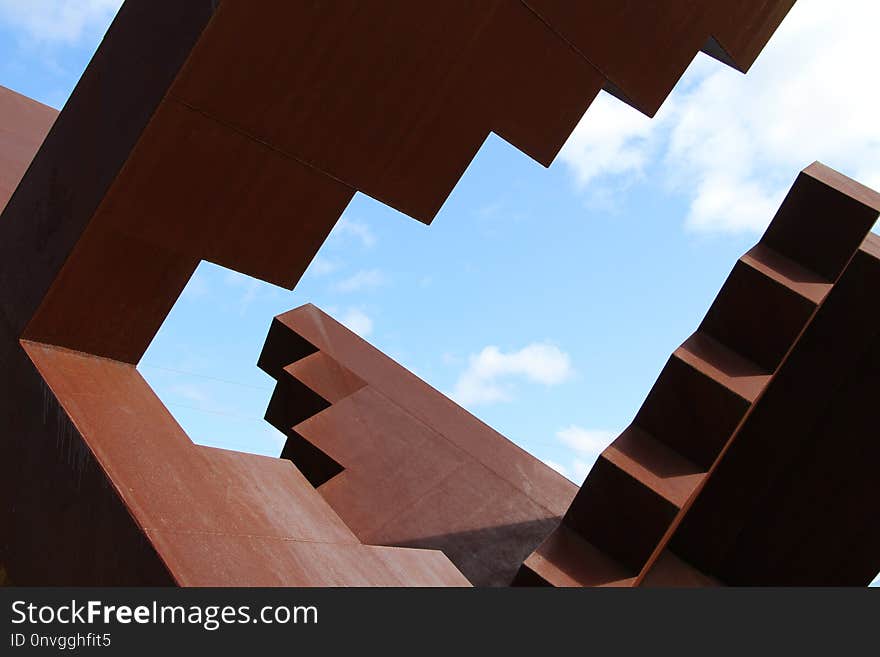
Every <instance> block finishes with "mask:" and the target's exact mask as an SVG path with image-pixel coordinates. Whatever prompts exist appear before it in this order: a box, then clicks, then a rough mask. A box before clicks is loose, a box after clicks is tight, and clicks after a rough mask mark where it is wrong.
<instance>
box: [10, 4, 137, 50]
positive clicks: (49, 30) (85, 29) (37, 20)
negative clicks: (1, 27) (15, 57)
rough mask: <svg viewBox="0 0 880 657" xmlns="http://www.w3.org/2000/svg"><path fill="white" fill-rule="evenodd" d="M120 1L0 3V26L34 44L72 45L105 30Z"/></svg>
mask: <svg viewBox="0 0 880 657" xmlns="http://www.w3.org/2000/svg"><path fill="white" fill-rule="evenodd" d="M121 5H122V0H0V22H4V23H8V24H9V25H11V26H14V27H15V28H17V29H20V30H23V31H24V32H26V33H27V35H28V36H29V37H30V38H31V39H32V40H34V41H37V42H41V43H63V44H66V45H74V44H77V43H79V42H80V40H81V39H83V37H84V36H85V35H86V34H87V33H89V32H91V31H92V30H96V29H101V30H103V29H106V27H107V26H108V25H109V24H110V20H111V19H112V18H113V16H114V15H115V14H116V12H117V11H118V10H119V7H120V6H121Z"/></svg>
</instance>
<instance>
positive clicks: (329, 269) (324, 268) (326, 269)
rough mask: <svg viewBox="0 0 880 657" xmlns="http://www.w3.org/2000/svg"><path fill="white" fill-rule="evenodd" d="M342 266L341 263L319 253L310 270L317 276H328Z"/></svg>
mask: <svg viewBox="0 0 880 657" xmlns="http://www.w3.org/2000/svg"><path fill="white" fill-rule="evenodd" d="M340 267H341V265H340V263H339V262H337V261H335V260H330V259H329V258H325V257H323V256H320V255H318V256H315V258H314V259H313V260H312V262H311V264H310V265H309V269H308V271H309V273H311V274H314V275H315V276H327V275H328V274H332V273H333V272H335V271H338V270H339V268H340Z"/></svg>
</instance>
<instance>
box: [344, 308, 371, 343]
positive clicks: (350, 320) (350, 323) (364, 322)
mask: <svg viewBox="0 0 880 657" xmlns="http://www.w3.org/2000/svg"><path fill="white" fill-rule="evenodd" d="M339 323H340V324H342V325H343V326H345V327H347V328H348V329H349V330H351V331H353V332H355V333H357V334H358V335H359V336H361V337H362V338H366V337H367V336H368V335H370V333H372V332H373V320H372V319H371V318H370V316H369V315H367V314H366V313H365V312H364V311H363V310H360V309H358V308H349V309H348V311H346V312H345V313H344V314H343V315H342V316H341V317H340V318H339Z"/></svg>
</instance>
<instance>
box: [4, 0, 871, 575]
mask: <svg viewBox="0 0 880 657" xmlns="http://www.w3.org/2000/svg"><path fill="white" fill-rule="evenodd" d="M792 5H793V0H788V1H786V0H723V1H722V0H666V1H664V2H656V3H620V2H617V1H616V0H591V1H590V2H565V1H562V0H486V1H484V2H465V1H464V0H461V1H459V0H454V1H452V2H433V3H430V4H427V3H413V2H404V1H403V0H389V1H387V2H382V3H363V2H359V1H356V0H336V1H334V2H327V3H316V2H299V1H297V2H290V1H289V0H263V1H260V2H254V1H253V0H221V1H219V2H218V1H217V0H210V1H209V0H188V1H180V0H127V2H125V4H124V5H123V7H122V9H121V10H120V12H119V14H118V15H117V17H116V19H115V21H114V22H113V24H112V26H111V27H110V29H109V31H108V33H107V35H106V36H105V38H104V40H103V42H102V44H101V46H100V48H99V49H98V51H97V52H96V54H95V56H94V57H93V59H92V61H91V63H90V64H89V66H88V68H87V69H86V71H85V72H84V74H83V76H82V78H81V80H80V82H79V84H78V85H77V87H76V89H75V90H74V92H73V94H72V96H71V97H70V99H69V100H68V102H67V104H66V105H65V107H64V109H63V111H62V112H61V113H60V114H58V113H56V112H55V111H54V110H52V109H50V108H47V107H45V106H42V105H40V104H39V103H36V102H34V101H32V100H30V99H27V98H24V97H22V96H20V95H18V94H16V93H14V92H12V91H9V90H5V89H2V88H0V208H3V213H2V217H0V304H2V306H0V307H2V315H0V319H2V322H0V365H2V368H0V371H2V379H0V381H2V390H0V500H2V503H0V527H2V533H0V581H10V582H13V583H16V584H25V585H31V584H53V585H61V584H87V585H91V584H134V585H146V584H150V585H175V584H176V585H231V586H256V585H287V586H312V585H319V586H320V585H356V586H357V585H363V586H366V585H382V586H395V585H408V586H468V585H510V584H525V585H529V584H541V585H554V586H589V585H601V584H609V585H627V586H628V585H669V584H672V585H683V584H698V585H717V584H778V583H782V584H816V583H835V584H864V583H866V582H867V581H868V580H870V578H871V577H872V576H873V575H874V574H875V573H876V571H877V570H878V569H880V563H878V560H880V533H878V532H880V529H878V527H877V526H876V524H873V525H872V524H871V523H870V521H869V508H870V506H869V505H870V504H871V501H872V500H876V499H877V492H878V483H877V482H876V479H875V478H872V476H871V473H870V471H869V467H870V464H871V463H874V462H876V459H877V456H878V442H877V441H876V440H873V439H872V437H873V436H874V434H876V429H875V428H874V427H876V418H873V421H872V417H871V407H872V404H871V402H872V399H871V397H872V393H874V395H873V396H876V391H877V389H878V377H880V339H878V324H880V321H878V319H880V317H878V312H880V308H878V304H877V303H876V299H877V298H878V296H880V245H878V241H877V239H876V238H875V237H873V236H868V231H869V230H870V228H871V226H872V224H873V222H874V221H875V220H876V217H877V214H878V210H880V197H878V195H877V194H876V193H874V192H871V191H870V190H867V189H866V188H864V187H862V186H860V185H858V184H857V183H855V182H853V181H850V180H848V179H845V178H844V177H843V176H840V175H839V174H836V173H834V172H832V171H830V170H828V169H826V168H824V167H822V166H821V165H818V164H817V165H813V166H811V167H810V168H808V169H807V170H805V171H804V172H803V173H802V174H801V175H800V177H799V178H798V180H797V181H796V183H795V185H794V186H793V188H792V190H791V192H790V193H789V196H788V198H787V199H786V201H785V203H784V204H783V206H782V208H781V209H780V211H779V213H778V215H777V217H776V218H775V219H774V221H773V223H772V225H771V227H770V228H769V229H768V231H767V233H766V234H765V235H764V237H763V238H762V240H761V242H760V243H759V244H758V245H757V246H756V247H755V248H754V249H753V250H752V251H750V252H749V253H748V254H746V255H745V256H743V258H742V259H741V260H740V261H739V262H738V263H737V265H736V267H735V268H734V270H733V272H732V273H731V275H730V278H729V279H728V281H727V283H726V284H725V286H724V288H723V289H722V290H721V292H720V294H719V296H718V298H717V299H716V300H715V302H714V303H713V304H712V307H711V309H710V311H709V313H708V314H707V316H706V319H705V320H704V321H703V324H702V325H701V326H700V327H699V329H698V330H697V332H696V333H695V334H694V335H693V336H692V337H691V338H690V339H689V340H688V341H687V342H686V343H685V344H684V345H682V347H681V348H680V349H678V350H677V351H676V352H675V354H673V356H672V358H671V359H670V361H669V363H668V364H667V365H666V367H665V368H664V370H663V372H662V373H661V375H660V378H659V379H658V381H657V383H656V385H655V386H654V389H653V390H652V391H651V393H650V395H649V396H648V399H647V400H646V401H645V404H644V406H643V407H642V409H641V410H640V411H639V414H638V416H637V417H636V418H635V420H634V421H633V424H632V425H631V426H630V427H629V428H628V429H627V430H626V431H625V432H624V433H623V434H622V435H621V436H620V437H619V438H618V439H617V440H616V441H615V442H614V444H613V445H612V446H611V447H609V448H608V449H607V450H606V451H605V452H604V453H603V454H602V456H601V458H600V459H599V461H598V463H597V464H596V466H595V467H594V468H593V470H592V471H591V472H590V474H589V477H588V478H587V480H586V482H585V483H584V485H583V486H582V487H581V488H580V489H578V488H577V487H576V486H575V485H574V484H571V483H570V482H568V481H567V480H565V479H564V478H562V477H561V476H560V475H558V474H557V473H556V472H554V471H553V470H551V469H550V468H548V467H547V466H545V465H544V464H542V463H541V462H539V461H538V460H536V459H534V458H533V457H531V456H530V455H529V454H527V453H525V452H523V451H522V450H520V449H519V448H517V447H516V446H515V445H513V444H512V443H510V442H509V441H508V440H506V439H505V438H504V437H503V436H501V435H499V434H498V433H496V432H495V431H493V430H492V429H491V428H489V427H487V426H486V425H484V424H483V423H481V422H479V421H478V420H477V419H476V418H474V417H473V416H471V415H470V414H468V413H467V412H466V411H464V410H463V409H461V408H460V407H458V406H456V405H455V404H454V403H452V402H451V401H450V400H448V399H447V398H445V397H444V396H443V395H441V394H440V393H438V392H437V391H435V390H434V389H432V388H431V387H430V386H428V385H427V384H425V383H424V382H422V381H421V380H419V379H418V378H417V377H415V376H414V375H412V374H411V373H409V372H407V371H406V370H405V369H403V368H402V367H400V366H399V365H397V364H396V363H394V362H393V361H392V360H391V359H389V358H387V357H386V356H384V355H383V354H381V353H380V352H378V351H377V350H376V349H374V348H373V347H371V346H370V345H369V344H367V343H366V342H364V341H363V340H361V339H360V338H358V337H356V336H354V335H353V334H352V333H350V332H349V331H348V330H346V329H345V328H344V327H342V326H341V325H340V324H338V323H337V322H335V321H334V320H333V319H332V318H330V317H329V316H327V315H325V314H324V313H322V312H321V311H320V310H318V309H317V308H315V307H313V306H306V307H303V308H299V309H297V310H294V311H291V312H289V313H286V314H284V315H281V316H279V317H277V318H276V319H275V321H274V322H273V323H272V327H271V329H270V333H269V336H268V338H267V340H266V344H265V346H264V349H263V352H262V355H261V357H260V363H259V365H260V367H262V368H263V369H264V370H265V371H266V372H268V373H269V374H270V375H271V376H273V377H274V378H275V379H276V381H277V385H276V389H275V392H274V394H273V396H272V400H271V403H270V406H269V409H268V410H267V414H266V419H267V420H268V421H269V422H270V423H272V424H273V425H274V426H276V427H277V428H278V429H280V430H281V431H282V432H284V434H285V435H286V436H287V443H286V446H285V448H284V452H283V454H282V455H281V458H268V457H262V456H255V455H251V454H245V453H238V452H232V451H227V450H221V449H214V448H209V447H202V446H198V445H195V444H193V443H192V442H191V441H190V439H189V438H188V437H187V435H186V434H185V433H184V431H183V430H182V429H181V428H180V426H179V425H178V424H177V423H176V422H175V420H174V418H173V417H172V416H171V414H170V413H169V412H168V410H167V409H166V408H165V407H164V406H163V404H162V403H161V401H160V400H159V399H158V398H157V397H156V395H155V394H154V393H153V391H152V390H151V389H150V387H149V386H148V385H147V383H146V382H145V381H144V379H143V378H142V377H141V376H140V374H139V373H138V371H137V369H136V365H137V363H138V361H139V359H140V358H141V356H142V355H143V353H144V351H145V350H146V348H147V346H148V345H149V343H150V341H151V339H152V338H153V336H154V335H155V333H156V331H157V330H158V328H159V326H160V325H161V323H162V321H163V320H164V319H165V317H166V315H167V313H168V312H169V310H170V309H171V307H172V305H173V304H174V302H175V300H176V299H177V297H178V295H179V294H180V292H181V291H182V290H183V288H184V286H185V285H186V282H187V281H188V280H189V277H190V276H191V274H192V273H193V271H194V270H195V267H196V266H197V265H198V263H199V262H200V261H201V260H209V261H211V262H214V263H217V264H220V265H222V266H225V267H229V268H232V269H234V270H236V271H240V272H243V273H246V274H249V275H251V276H255V277H258V278H260V279H262V280H265V281H269V282H271V283H275V284H277V285H282V286H284V287H287V288H292V287H293V286H295V284H296V283H297V281H298V280H299V278H300V276H301V275H302V273H303V272H304V271H305V269H306V267H307V266H308V264H309V263H310V261H311V260H312V258H313V256H314V255H315V253H316V251H317V250H318V248H319V247H320V245H321V243H322V242H323V241H324V239H325V238H326V237H327V235H328V233H329V232H330V230H331V229H332V227H333V226H334V224H335V223H336V221H337V220H338V218H339V216H340V214H341V213H342V212H343V210H344V209H345V207H346V205H347V204H348V202H349V201H350V199H351V198H352V196H353V195H354V193H355V192H356V191H361V192H364V193H366V194H369V195H370V196H372V197H374V198H376V199H378V200H380V201H382V202H384V203H387V204H389V205H391V206H393V207H395V208H397V209H399V210H401V211H402V212H405V213H406V214H408V215H410V216H412V217H414V218H415V219H418V220H420V221H423V222H425V223H430V222H431V220H432V219H433V217H434V216H435V214H436V213H437V211H438V210H439V208H440V207H441V205H442V204H443V201H444V200H445V198H446V197H447V195H448V194H449V192H450V191H451V189H452V188H453V186H454V185H455V183H456V181H457V180H458V178H459V177H460V176H461V175H462V173H463V171H464V170H465V168H466V166H467V165H468V163H469V162H470V161H471V159H472V158H473V157H474V155H475V154H476V152H477V150H478V149H479V148H480V145H481V144H482V142H483V140H484V139H485V138H486V137H487V135H488V134H489V132H495V133H497V134H498V135H500V136H502V137H504V138H505V139H506V140H508V141H510V142H511V143H512V144H514V145H515V146H517V147H518V148H520V149H521V150H523V151H524V152H525V153H527V154H528V155H530V156H531V157H533V158H535V159H536V160H538V161H539V162H541V163H543V164H545V165H549V163H550V162H551V161H552V160H553V158H554V157H555V155H556V154H557V152H558V151H559V149H560V148H561V146H562V145H563V143H564V142H565V140H566V139H567V137H568V136H569V135H570V133H571V131H572V130H573V128H574V126H575V125H576V123H577V122H578V120H579V119H580V118H581V116H582V115H583V113H584V112H585V110H586V109H587V107H588V106H589V105H590V103H591V102H592V100H593V99H594V98H595V96H596V95H597V94H598V92H599V91H600V90H601V89H606V90H608V91H609V92H611V93H613V94H614V95H616V96H617V97H618V98H620V99H621V100H623V101H624V102H627V103H629V104H631V105H633V106H634V107H636V108H637V109H639V110H641V111H642V112H644V113H646V114H649V115H653V113H655V112H656V111H657V109H658V108H659V107H660V104H661V103H662V102H663V100H664V98H665V97H666V96H667V95H668V94H669V92H670V91H671V89H672V87H673V86H674V84H675V83H676V81H677V80H678V79H679V77H680V76H681V75H682V73H683V72H684V70H685V68H686V66H687V65H688V64H689V62H690V61H691V60H692V58H693V57H694V55H695V54H696V53H697V51H698V50H700V49H702V50H703V51H704V52H707V53H709V54H710V55H712V56H714V57H715V58H717V59H719V60H721V61H723V62H724V63H726V64H729V65H731V66H734V67H736V68H737V69H739V70H741V71H743V72H744V71H746V70H747V69H748V68H749V67H750V65H751V64H752V63H753V62H754V60H755V58H756V57H757V55H758V54H759V52H760V51H761V49H762V48H763V46H764V45H765V44H766V42H767V41H768V39H769V38H770V36H771V35H772V33H773V32H774V30H775V29H776V28H777V27H778V25H779V24H780V22H781V21H782V19H783V18H784V16H785V14H786V13H787V11H788V10H789V9H790V8H791V6H792ZM872 428H873V433H872Z"/></svg>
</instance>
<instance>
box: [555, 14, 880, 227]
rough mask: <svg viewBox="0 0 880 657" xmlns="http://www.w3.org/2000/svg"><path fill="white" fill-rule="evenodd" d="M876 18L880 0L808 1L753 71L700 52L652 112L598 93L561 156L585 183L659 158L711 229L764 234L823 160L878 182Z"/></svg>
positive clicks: (638, 170) (617, 177)
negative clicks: (805, 173)
mask: <svg viewBox="0 0 880 657" xmlns="http://www.w3.org/2000/svg"><path fill="white" fill-rule="evenodd" d="M878 24H880V3H878V2H875V1H874V0H841V1H840V2H822V0H800V2H798V3H797V4H796V5H795V6H794V9H792V11H791V13H790V14H789V16H788V17H787V18H786V19H785V21H783V23H782V26H781V27H780V28H779V30H778V31H777V33H776V34H775V35H774V36H773V38H772V39H771V40H770V43H769V45H768V46H767V48H766V49H765V51H764V52H763V53H762V55H761V56H760V57H759V59H758V61H757V63H756V64H755V66H754V67H753V68H752V70H751V71H750V72H749V73H748V75H745V76H744V75H742V74H740V73H738V72H736V71H734V70H732V69H730V68H728V67H726V66H723V65H720V64H718V63H717V62H715V61H714V60H710V59H709V58H707V57H705V56H700V57H699V58H698V60H697V61H696V62H695V63H694V64H693V65H692V66H691V68H690V70H689V71H688V73H687V74H686V76H685V78H684V79H683V80H682V81H681V82H680V83H679V85H678V88H677V89H676V91H674V92H673V94H672V95H671V96H670V98H669V99H668V100H667V102H666V104H665V105H664V107H663V108H662V109H661V110H660V112H659V113H658V115H657V117H655V118H654V119H653V120H648V119H647V118H645V117H641V116H639V115H638V114H637V113H635V111H634V110H632V109H631V108H629V107H627V106H626V105H624V104H622V103H618V102H616V101H614V100H612V99H611V98H610V97H608V96H605V95H603V96H600V98H598V99H597V100H596V102H595V103H594V105H593V107H592V108H590V110H589V111H588V112H587V114H586V116H585V117H584V120H583V121H582V123H581V124H580V125H579V126H578V128H577V129H576V130H575V132H574V134H573V136H572V137H571V139H570V140H569V143H568V144H566V146H565V148H564V149H563V151H562V153H561V155H560V159H561V161H562V162H563V163H564V164H565V165H566V166H567V167H568V168H569V169H570V170H571V172H572V174H573V175H574V178H575V180H576V182H577V184H579V185H581V186H588V185H589V184H590V183H591V182H593V181H595V180H596V179H599V178H601V179H602V180H603V184H606V183H607V181H609V180H614V181H617V182H620V181H621V180H627V179H634V178H638V177H639V176H641V175H642V173H643V172H645V171H646V170H647V168H648V167H649V166H656V170H658V171H661V172H662V173H661V174H660V175H662V176H663V182H664V183H666V184H667V185H669V186H670V188H671V189H674V190H677V191H678V192H680V193H681V194H683V195H684V196H685V197H686V198H687V199H688V200H689V204H690V209H689V212H688V215H687V218H686V226H687V228H688V229H690V230H694V231H699V232H704V233H740V232H757V231H760V230H762V229H763V228H764V227H765V226H766V225H767V223H768V222H769V221H770V219H771V218H772V216H773V214H774V212H775V209H776V208H777V207H778V205H779V203H780V201H781V200H782V197H783V195H784V193H785V191H786V190H787V189H788V187H789V185H790V184H791V182H792V180H794V176H795V173H796V172H797V171H799V170H800V169H802V168H803V167H804V166H806V165H808V164H809V163H810V162H812V161H814V160H821V161H823V162H825V163H826V164H828V165H829V166H832V167H835V168H838V169H840V170H842V171H843V172H844V173H847V174H848V175H851V176H854V177H856V178H858V179H859V180H860V181H862V182H864V183H865V184H867V185H869V186H873V187H877V186H880V138H878V136H877V130H876V125H877V120H876V113H877V107H878V106H880V85H878V84H873V80H874V78H875V77H876V71H875V68H876V61H877V57H876V47H875V45H874V41H875V39H874V32H875V31H876V26H877V25H878ZM606 186H607V185H606Z"/></svg>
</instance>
